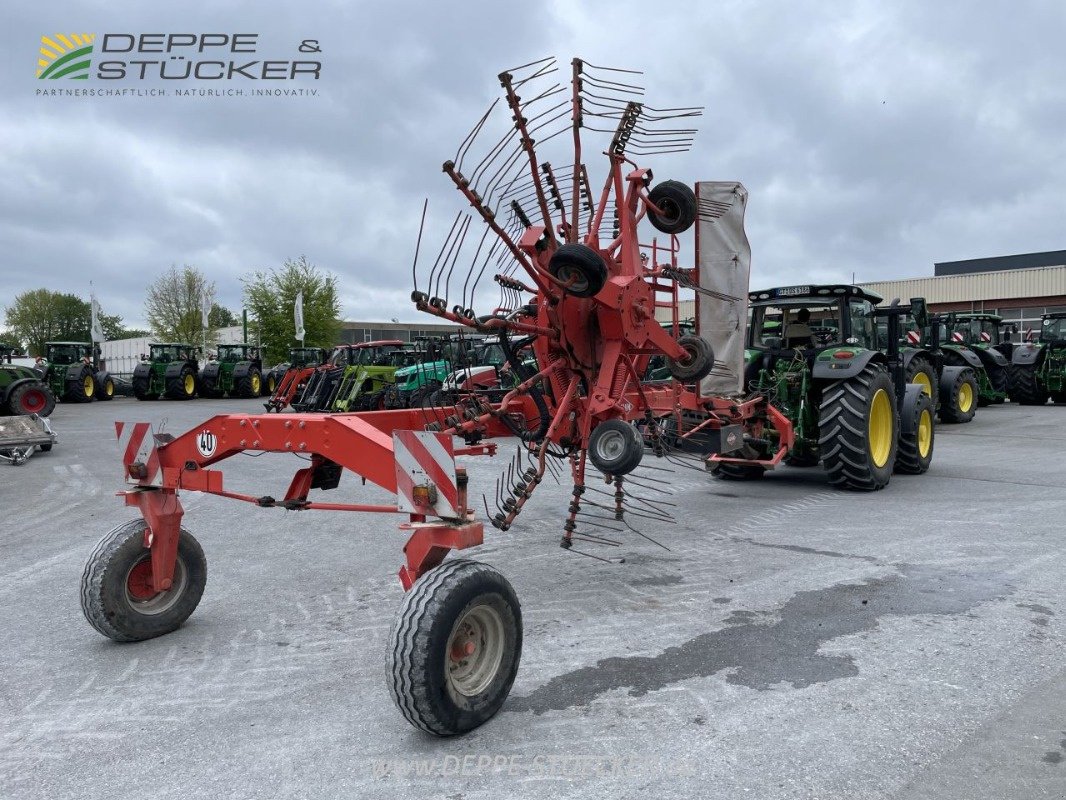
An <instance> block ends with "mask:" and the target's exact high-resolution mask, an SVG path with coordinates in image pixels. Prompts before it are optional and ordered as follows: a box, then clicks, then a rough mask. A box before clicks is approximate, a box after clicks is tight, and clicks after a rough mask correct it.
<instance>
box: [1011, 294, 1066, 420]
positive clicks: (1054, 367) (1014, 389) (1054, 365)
mask: <svg viewBox="0 0 1066 800" xmlns="http://www.w3.org/2000/svg"><path fill="white" fill-rule="evenodd" d="M1031 339H1032V337H1031V336H1026V341H1025V342H1023V343H1022V344H1019V345H1015V347H1014V350H1013V352H1012V353H1011V365H1010V397H1011V400H1013V401H1014V402H1016V403H1021V404H1022V405H1023V406H1042V405H1044V404H1045V403H1047V401H1048V398H1049V397H1050V398H1051V399H1052V400H1054V401H1055V403H1064V404H1066V312H1061V311H1060V312H1057V313H1053V314H1044V315H1043V316H1042V317H1041V318H1040V334H1039V336H1037V337H1036V341H1035V342H1034V341H1031Z"/></svg>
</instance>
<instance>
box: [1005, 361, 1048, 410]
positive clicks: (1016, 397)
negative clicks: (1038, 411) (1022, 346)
mask: <svg viewBox="0 0 1066 800" xmlns="http://www.w3.org/2000/svg"><path fill="white" fill-rule="evenodd" d="M1048 396H1049V395H1048V390H1047V389H1045V388H1044V387H1043V386H1042V385H1041V384H1040V377H1039V376H1038V375H1037V373H1036V367H1035V366H1033V365H1029V364H1011V370H1010V397H1011V400H1013V401H1014V402H1016V403H1020V404H1021V405H1023V406H1042V405H1045V404H1046V403H1047V401H1048Z"/></svg>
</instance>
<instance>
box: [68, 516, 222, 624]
mask: <svg viewBox="0 0 1066 800" xmlns="http://www.w3.org/2000/svg"><path fill="white" fill-rule="evenodd" d="M145 524H146V523H145V521H144V520H143V519H141V518H139V517H138V518H137V519H132V520H130V521H128V522H124V523H122V524H121V525H118V526H116V527H114V528H112V529H111V530H110V531H108V533H107V535H106V536H104V538H102V539H101V540H100V541H99V542H98V543H97V545H96V547H95V548H94V549H93V551H92V553H91V554H90V555H89V560H88V561H87V562H86V563H85V570H84V571H83V572H82V576H81V610H82V611H83V612H84V613H85V618H86V619H87V620H88V621H89V624H90V625H92V626H93V627H94V628H96V630H97V631H99V632H100V633H102V634H103V635H104V636H106V637H108V638H109V639H114V640H115V641H116V642H140V641H144V640H145V639H153V638H155V637H156V636H162V635H163V634H165V633H170V632H171V631H174V630H177V629H178V628H179V627H181V625H182V623H184V622H185V620H187V619H188V618H189V615H190V614H192V612H193V611H195V610H196V606H197V605H198V604H199V603H200V598H201V597H202V596H203V593H204V587H205V586H206V585H207V559H206V558H205V557H204V551H203V548H202V547H200V543H199V542H198V541H196V539H195V538H194V537H193V535H192V534H191V533H189V532H188V531H187V530H185V529H184V528H182V529H181V535H180V537H179V539H178V558H179V559H181V561H182V564H183V565H184V567H185V571H186V575H187V577H188V583H187V584H186V586H185V589H184V591H183V592H182V594H181V596H180V597H179V599H178V600H177V602H176V603H175V604H174V605H173V606H171V607H170V608H169V609H167V610H165V611H163V612H161V613H159V614H154V615H148V614H141V613H140V612H138V611H137V610H136V609H135V608H134V607H133V606H132V605H130V603H129V601H128V600H127V598H126V586H125V582H126V576H127V574H128V572H129V570H130V568H131V567H133V565H134V564H136V563H137V562H138V561H140V560H141V559H142V557H143V556H144V555H145V553H147V552H148V550H147V549H146V548H145V547H144V529H145Z"/></svg>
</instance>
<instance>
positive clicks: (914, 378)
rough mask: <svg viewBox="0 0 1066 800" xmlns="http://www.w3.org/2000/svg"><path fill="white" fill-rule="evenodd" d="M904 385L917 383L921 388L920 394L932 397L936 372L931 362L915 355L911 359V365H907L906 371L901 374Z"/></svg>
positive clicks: (934, 389) (935, 383)
mask: <svg viewBox="0 0 1066 800" xmlns="http://www.w3.org/2000/svg"><path fill="white" fill-rule="evenodd" d="M903 377H904V382H905V383H917V384H919V385H920V386H921V387H922V392H924V393H925V394H927V395H929V396H930V397H934V396H935V395H934V394H933V393H934V392H935V391H936V388H935V387H936V385H937V380H936V370H935V369H934V368H933V364H932V362H930V361H929V359H928V358H926V357H925V356H919V355H916V356H915V357H914V358H912V359H911V363H909V364H908V365H907V369H906V371H905V372H904V373H903Z"/></svg>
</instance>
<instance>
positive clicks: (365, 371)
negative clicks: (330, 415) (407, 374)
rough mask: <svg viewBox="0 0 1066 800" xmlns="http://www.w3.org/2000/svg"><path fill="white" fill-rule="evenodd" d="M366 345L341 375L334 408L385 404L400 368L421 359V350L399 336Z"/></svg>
mask: <svg viewBox="0 0 1066 800" xmlns="http://www.w3.org/2000/svg"><path fill="white" fill-rule="evenodd" d="M366 345H367V346H366V347H364V348H362V349H360V350H357V351H356V352H354V353H353V360H352V361H351V362H350V363H349V364H348V366H347V367H345V368H344V372H343V373H342V374H341V381H340V385H339V387H338V388H337V391H336V394H335V396H334V400H333V410H334V411H373V410H376V409H377V408H379V407H381V406H382V405H383V404H384V393H385V391H386V389H387V387H389V386H392V385H393V384H394V383H395V382H396V372H397V370H400V369H403V368H404V367H409V366H412V365H414V364H416V363H417V361H418V356H419V351H418V350H416V349H415V347H414V346H413V345H409V344H406V343H405V342H403V341H401V340H399V339H395V340H388V341H380V342H367V343H366Z"/></svg>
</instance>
